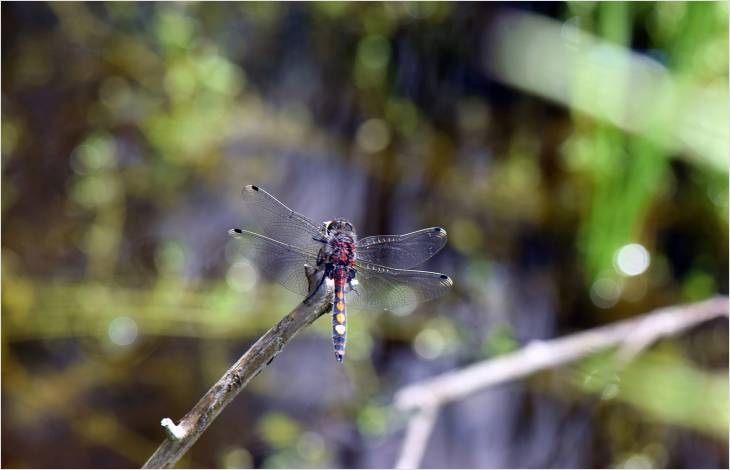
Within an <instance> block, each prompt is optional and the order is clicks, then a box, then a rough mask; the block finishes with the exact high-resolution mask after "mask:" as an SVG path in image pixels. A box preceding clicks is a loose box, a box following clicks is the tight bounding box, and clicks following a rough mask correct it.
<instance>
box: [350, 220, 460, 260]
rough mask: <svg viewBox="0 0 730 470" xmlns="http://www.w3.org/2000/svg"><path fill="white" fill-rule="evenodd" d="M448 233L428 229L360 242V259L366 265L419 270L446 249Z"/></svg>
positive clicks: (381, 236)
mask: <svg viewBox="0 0 730 470" xmlns="http://www.w3.org/2000/svg"><path fill="white" fill-rule="evenodd" d="M446 238H447V237H446V230H444V229H442V228H440V227H431V228H425V229H423V230H418V231H416V232H411V233H406V234H405V235H376V236H373V237H366V238H363V239H362V240H360V241H358V243H357V249H356V250H355V253H356V256H357V258H358V259H359V260H362V261H364V262H366V263H373V264H379V265H382V266H388V267H393V268H400V269H410V268H412V267H414V266H417V265H419V264H421V263H423V262H424V261H426V260H427V259H429V258H430V257H432V256H433V255H435V254H436V253H437V252H438V251H439V250H440V249H441V248H443V247H444V245H446Z"/></svg>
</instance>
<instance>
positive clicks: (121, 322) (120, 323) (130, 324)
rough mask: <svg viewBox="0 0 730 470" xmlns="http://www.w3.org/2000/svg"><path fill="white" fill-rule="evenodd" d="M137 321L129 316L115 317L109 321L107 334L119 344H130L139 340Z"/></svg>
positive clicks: (112, 340)
mask: <svg viewBox="0 0 730 470" xmlns="http://www.w3.org/2000/svg"><path fill="white" fill-rule="evenodd" d="M137 332H138V328H137V322H135V321H134V320H133V319H132V318H130V317H127V316H120V317H116V318H114V319H113V320H112V321H110V322H109V327H108V328H107V334H108V335H109V339H110V340H111V342H112V343H114V344H116V345H117V346H129V345H130V344H132V343H134V342H135V341H136V340H137Z"/></svg>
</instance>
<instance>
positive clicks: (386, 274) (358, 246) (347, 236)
mask: <svg viewBox="0 0 730 470" xmlns="http://www.w3.org/2000/svg"><path fill="white" fill-rule="evenodd" d="M242 196H243V202H244V205H245V208H246V211H247V214H248V215H249V216H250V219H251V222H252V225H254V226H255V227H256V228H257V229H258V230H259V231H260V232H261V233H255V232H252V231H248V230H243V229H238V228H236V229H231V230H229V231H228V233H229V235H231V236H232V237H234V238H236V239H237V240H239V241H240V242H242V246H241V248H242V249H243V250H244V253H245V256H246V257H247V258H248V259H250V260H251V261H252V262H253V263H255V264H256V265H257V266H258V267H259V268H260V269H261V270H262V271H263V272H264V273H266V274H267V275H268V276H270V277H271V278H272V279H274V280H275V281H277V282H278V283H280V284H281V285H282V286H284V287H286V288H287V289H289V290H291V291H292V292H295V293H297V294H299V295H302V296H305V297H306V296H307V295H313V294H314V293H315V292H316V291H317V290H318V289H319V288H321V285H322V283H323V282H324V281H325V280H328V281H331V282H333V283H334V292H333V299H332V341H333V343H334V349H335V358H336V359H337V361H338V362H342V360H343V358H344V355H345V341H346V334H347V327H346V325H347V311H346V305H351V306H353V307H355V308H363V309H375V310H382V309H397V308H399V307H403V306H406V305H409V304H414V303H417V302H423V301H426V300H431V299H434V298H436V297H439V296H440V295H442V294H444V293H445V292H446V291H447V290H449V288H450V287H451V286H452V285H453V283H452V282H451V279H450V278H449V276H447V275H445V274H439V273H433V272H428V271H415V270H412V269H410V268H412V267H414V266H416V265H418V264H421V263H423V262H424V261H426V260H427V259H429V258H430V257H432V256H433V255H434V254H436V252H438V251H439V250H440V249H441V248H443V247H444V245H445V244H446V230H444V229H442V228H439V227H432V228H426V229H423V230H418V231H416V232H411V233H406V234H405V235H377V236H372V237H365V238H362V239H360V240H358V239H357V235H356V233H355V229H354V228H353V226H352V224H351V223H350V222H348V221H347V220H345V219H335V220H330V221H326V222H323V223H321V224H319V225H317V224H315V223H314V222H312V221H311V220H310V219H308V218H307V217H305V216H303V215H301V214H299V213H297V212H294V211H293V210H291V209H289V208H288V207H287V206H285V205H284V204H282V203H281V202H279V201H278V200H277V199H276V198H275V197H274V196H272V195H271V194H269V193H267V192H266V191H264V190H263V189H261V188H259V187H257V186H252V185H249V186H246V187H244V188H243V191H242ZM305 264H307V265H309V266H312V267H316V268H317V269H318V270H321V271H323V272H324V275H323V276H322V281H321V282H320V284H319V285H318V286H317V287H316V288H315V289H313V290H312V292H311V293H310V292H309V283H308V281H307V278H306V276H305V273H304V265H305Z"/></svg>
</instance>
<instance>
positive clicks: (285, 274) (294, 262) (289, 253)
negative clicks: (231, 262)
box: [228, 229, 317, 296]
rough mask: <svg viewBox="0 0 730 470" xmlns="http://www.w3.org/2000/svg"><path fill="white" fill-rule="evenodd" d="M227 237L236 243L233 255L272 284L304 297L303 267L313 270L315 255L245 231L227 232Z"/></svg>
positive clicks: (305, 284)
mask: <svg viewBox="0 0 730 470" xmlns="http://www.w3.org/2000/svg"><path fill="white" fill-rule="evenodd" d="M228 234H229V235H230V236H232V237H233V238H235V239H236V240H237V241H238V243H237V244H236V255H239V256H243V257H245V258H246V259H248V260H250V261H251V262H252V263H253V264H254V265H255V266H257V267H258V268H259V269H261V270H262V271H263V272H264V273H265V274H266V275H268V276H269V277H270V278H271V279H272V280H274V281H276V282H278V283H279V284H281V285H282V286H284V287H286V288H287V289H289V290H290V291H292V292H294V293H295V294H299V295H303V296H306V295H307V294H308V293H309V292H308V291H309V284H308V282H307V276H306V275H305V273H304V265H305V264H308V265H310V266H316V264H317V255H316V254H315V253H311V252H309V251H306V250H303V249H301V248H298V247H295V246H292V245H288V244H286V243H282V242H279V241H277V240H273V239H271V238H269V237H265V236H263V235H259V234H258V233H253V232H249V231H248V230H241V229H231V230H229V231H228Z"/></svg>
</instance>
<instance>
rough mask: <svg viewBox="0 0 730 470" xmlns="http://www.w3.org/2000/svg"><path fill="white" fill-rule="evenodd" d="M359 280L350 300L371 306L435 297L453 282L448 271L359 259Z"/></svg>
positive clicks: (387, 306)
mask: <svg viewBox="0 0 730 470" xmlns="http://www.w3.org/2000/svg"><path fill="white" fill-rule="evenodd" d="M355 269H356V270H357V274H356V276H355V278H356V280H357V281H358V283H357V285H356V286H355V291H356V292H350V293H349V294H348V296H347V303H348V304H349V305H351V306H353V307H355V308H364V309H368V310H383V309H388V310H392V309H397V308H399V307H404V306H407V305H411V304H415V303H419V302H425V301H427V300H432V299H435V298H437V297H440V296H441V295H443V294H445V293H446V292H447V291H448V290H449V289H450V288H451V286H452V285H453V282H452V281H451V278H449V276H447V275H445V274H440V273H432V272H429V271H414V270H410V269H393V268H389V267H386V266H381V265H378V264H373V263H365V262H362V261H358V262H356V263H355Z"/></svg>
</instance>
